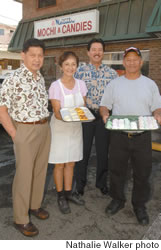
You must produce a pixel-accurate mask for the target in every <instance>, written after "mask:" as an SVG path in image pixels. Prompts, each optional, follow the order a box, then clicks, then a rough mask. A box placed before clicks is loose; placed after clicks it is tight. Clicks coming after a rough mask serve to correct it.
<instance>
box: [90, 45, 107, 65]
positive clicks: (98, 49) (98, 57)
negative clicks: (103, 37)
mask: <svg viewBox="0 0 161 250" xmlns="http://www.w3.org/2000/svg"><path fill="white" fill-rule="evenodd" d="M87 54H88V56H89V60H90V63H92V64H93V65H99V64H101V62H102V59H103V54H104V51H103V46H102V44H101V43H97V42H96V43H92V44H91V47H90V50H89V51H88V52H87Z"/></svg>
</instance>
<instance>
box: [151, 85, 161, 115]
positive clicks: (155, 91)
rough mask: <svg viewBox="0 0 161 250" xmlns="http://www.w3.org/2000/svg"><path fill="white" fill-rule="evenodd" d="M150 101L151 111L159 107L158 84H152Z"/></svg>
mask: <svg viewBox="0 0 161 250" xmlns="http://www.w3.org/2000/svg"><path fill="white" fill-rule="evenodd" d="M152 95H153V96H152V103H151V111H152V112H153V111H155V110H156V109H158V108H161V96H160V93H159V88H158V86H157V85H156V84H155V82H154V84H153V88H152Z"/></svg>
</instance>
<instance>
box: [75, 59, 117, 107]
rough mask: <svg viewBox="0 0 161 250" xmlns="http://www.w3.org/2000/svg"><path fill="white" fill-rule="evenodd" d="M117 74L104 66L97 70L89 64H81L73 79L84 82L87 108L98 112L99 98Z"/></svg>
mask: <svg viewBox="0 0 161 250" xmlns="http://www.w3.org/2000/svg"><path fill="white" fill-rule="evenodd" d="M117 76H118V75H117V72H116V71H115V70H113V69H111V68H109V67H108V66H107V65H106V64H101V65H100V67H99V68H98V69H96V68H95V66H94V65H93V64H91V63H89V64H86V63H81V64H80V65H79V67H78V69H77V72H76V73H75V77H76V78H78V79H81V80H83V81H85V83H86V86H87V89H88V93H87V96H86V98H87V99H86V102H87V107H88V108H91V109H93V110H98V109H99V105H100V102H101V98H102V96H103V94H104V90H105V88H106V86H107V84H108V83H109V82H110V81H111V80H112V79H114V78H116V77H117Z"/></svg>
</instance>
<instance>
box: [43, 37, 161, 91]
mask: <svg viewBox="0 0 161 250" xmlns="http://www.w3.org/2000/svg"><path fill="white" fill-rule="evenodd" d="M130 46H135V47H138V48H139V49H140V50H149V51H150V56H149V77H150V78H151V79H153V80H154V81H155V82H156V83H157V85H158V87H159V89H160V92H161V40H159V39H158V40H157V39H156V40H151V41H146V40H143V41H131V42H129V41H128V42H117V43H108V44H106V49H105V51H106V52H111V51H112V52H114V51H123V50H125V49H126V48H128V47H130ZM67 50H72V51H74V52H75V53H76V54H77V55H78V57H79V60H80V61H85V62H88V56H87V50H86V47H85V46H84V47H81V46H80V47H73V48H56V49H52V50H47V51H46V55H50V56H53V57H55V59H56V63H57V62H58V58H59V56H60V55H61V54H62V53H63V52H64V51H67ZM60 75H61V71H60V68H59V66H57V67H56V79H57V78H59V77H60Z"/></svg>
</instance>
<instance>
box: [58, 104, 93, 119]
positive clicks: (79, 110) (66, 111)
mask: <svg viewBox="0 0 161 250" xmlns="http://www.w3.org/2000/svg"><path fill="white" fill-rule="evenodd" d="M60 114H61V116H62V119H63V121H65V122H91V121H93V120H95V117H94V115H93V114H92V113H91V111H90V110H89V109H88V108H87V107H73V108H62V109H61V110H60Z"/></svg>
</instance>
